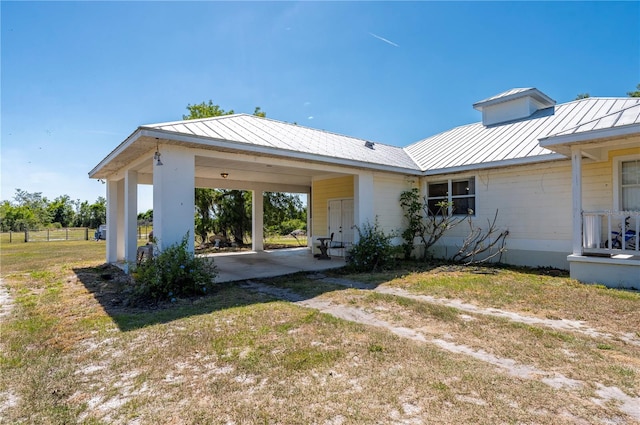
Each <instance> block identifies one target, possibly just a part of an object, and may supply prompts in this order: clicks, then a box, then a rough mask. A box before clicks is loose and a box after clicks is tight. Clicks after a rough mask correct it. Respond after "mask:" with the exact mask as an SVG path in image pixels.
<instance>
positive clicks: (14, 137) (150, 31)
mask: <svg viewBox="0 0 640 425" xmlns="http://www.w3.org/2000/svg"><path fill="white" fill-rule="evenodd" d="M0 13H1V37H2V38H1V61H2V62H1V75H0V78H1V107H2V109H1V133H0V134H1V149H2V150H1V156H2V158H1V167H2V168H1V177H2V183H1V189H0V199H3V200H7V199H12V198H13V195H14V194H15V189H16V188H20V189H23V190H27V191H29V192H42V193H43V195H45V196H47V197H48V198H49V199H53V198H55V197H57V196H59V195H64V194H67V195H69V196H71V198H72V199H80V200H88V201H90V202H94V201H95V200H96V198H97V197H98V196H104V194H105V187H104V186H103V185H102V184H100V183H99V182H96V181H94V180H90V179H89V178H88V177H87V173H88V172H89V171H90V170H91V169H92V168H93V167H94V166H95V165H96V164H97V163H98V162H100V160H102V158H104V157H105V156H106V155H107V154H108V153H109V152H111V150H113V149H114V148H115V147H116V146H117V145H118V144H119V143H120V142H122V141H123V140H124V139H125V138H126V137H127V136H128V135H129V134H131V133H132V132H133V131H134V130H135V129H136V127H137V126H139V125H141V124H149V123H154V122H163V121H173V120H178V119H181V118H182V115H183V114H184V113H186V109H185V108H186V106H187V104H189V103H192V104H193V103H199V102H202V101H208V100H209V99H211V100H212V101H213V102H214V103H215V104H218V105H220V107H222V108H223V109H233V110H235V111H236V112H247V113H252V112H253V110H254V108H255V107H256V106H260V107H261V108H262V109H263V110H264V111H265V112H266V113H267V117H269V118H273V119H277V120H282V121H288V122H297V123H298V124H299V125H306V126H310V127H314V128H319V129H324V130H328V131H332V132H336V133H342V134H347V135H351V136H356V137H361V138H364V139H370V140H373V141H377V142H381V143H388V144H393V145H398V146H406V145H408V144H410V143H413V142H416V141H418V140H420V139H423V138H426V137H428V136H431V135H434V134H436V133H438V132H441V131H444V130H447V129H449V128H451V127H455V126H458V125H463V124H467V123H470V122H475V121H479V120H480V119H481V117H480V113H479V112H477V111H475V110H474V109H473V108H472V106H471V105H472V104H473V103H474V102H476V101H479V100H481V99H484V98H487V97H490V96H492V95H494V94H497V93H500V92H502V91H505V90H508V89H511V88H514V87H537V88H538V89H540V90H541V91H543V92H544V93H546V94H547V95H549V96H550V97H552V98H553V99H555V100H556V101H557V102H558V103H563V102H568V101H571V100H573V99H574V98H575V97H576V95H577V94H578V93H585V92H588V93H589V94H590V95H591V96H603V97H609V96H626V93H627V92H628V91H631V90H633V89H635V87H636V85H637V84H638V83H640V3H639V2H566V3H563V2H402V3H401V2H371V3H370V2H301V3H296V2H257V3H254V2H7V1H2V2H0ZM147 208H151V198H150V191H149V190H148V188H147V189H143V190H141V195H140V200H139V209H140V210H146V209H147Z"/></svg>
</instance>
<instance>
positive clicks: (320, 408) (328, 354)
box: [0, 242, 640, 424]
mask: <svg viewBox="0 0 640 425" xmlns="http://www.w3.org/2000/svg"><path fill="white" fill-rule="evenodd" d="M1 248H2V254H1V261H2V278H3V280H4V285H5V286H6V287H7V288H8V291H9V293H10V295H11V299H12V300H13V307H12V309H11V310H10V311H9V312H8V313H7V314H6V315H5V316H3V317H0V321H1V322H0V323H1V328H0V333H1V336H2V338H1V339H0V423H2V424H4V423H6V424H9V423H33V424H45V423H46V424H66V423H84V424H111V423H138V424H154V423H172V424H208V423H210V424H214V423H237V424H240V423H329V424H339V423H345V424H346V423H485V424H493V423H540V424H563V423H564V424H571V423H602V422H609V423H624V422H626V423H633V421H634V419H633V417H630V416H629V415H628V414H627V413H625V411H624V410H623V407H621V406H622V404H621V403H622V402H620V401H616V400H614V401H609V402H603V403H601V404H598V403H594V401H593V398H594V397H596V392H597V390H598V389H599V388H600V387H599V385H604V386H606V387H615V388H618V389H620V391H621V392H622V393H624V394H626V395H627V396H628V397H631V398H633V397H638V394H640V361H639V360H638V359H640V346H639V345H634V344H630V343H628V342H625V340H624V339H623V338H619V337H618V336H620V335H623V334H628V333H631V334H633V333H634V332H637V329H639V328H640V317H638V314H637V312H638V311H640V296H639V295H638V294H637V293H631V292H622V291H612V290H605V289H602V288H599V287H594V286H584V285H579V284H577V283H576V282H573V281H571V280H570V279H568V278H566V277H553V276H548V275H545V274H541V273H537V272H533V271H531V270H513V269H490V270H475V269H464V268H459V267H450V266H446V267H435V268H433V267H432V268H425V269H423V270H417V269H416V268H415V266H414V265H411V266H410V267H407V268H406V269H399V270H394V271H391V272H387V273H381V274H367V275H345V274H344V273H341V272H338V273H337V274H336V275H337V276H339V277H341V278H349V279H360V280H362V281H364V282H367V283H375V284H377V285H378V288H395V289H402V290H405V291H407V293H408V294H413V295H426V296H432V297H435V298H438V299H444V300H452V299H460V300H464V301H465V302H468V303H473V304H475V305H477V306H480V307H486V308H490V307H493V308H501V309H504V310H509V311H512V312H518V313H520V314H523V315H530V316H532V317H539V318H555V319H567V318H568V319H575V318H576V317H581V318H582V319H581V320H584V321H585V323H586V324H588V325H589V326H591V327H593V328H596V329H598V330H599V331H602V332H607V333H609V334H610V335H611V336H610V337H605V336H601V335H590V334H586V333H582V332H577V331H576V332H574V331H569V330H560V329H554V328H550V327H545V326H541V325H536V324H528V323H521V322H518V321H513V320H508V319H506V318H504V317H496V316H492V315H482V314H473V313H469V312H463V311H460V310H458V309H456V308H453V307H450V306H446V305H442V304H438V303H430V302H426V301H424V300H421V299H416V298H410V297H403V296H398V295H390V294H388V293H379V292H376V291H373V290H368V291H365V290H357V289H346V288H344V287H341V286H339V285H335V284H330V283H328V282H323V281H322V280H313V279H311V278H308V277H306V276H305V275H294V276H289V277H282V278H277V279H272V280H268V281H265V283H266V284H267V285H273V286H278V287H282V288H287V289H289V290H291V291H294V292H296V293H300V294H302V295H304V296H305V297H307V298H311V297H315V298H314V299H317V300H320V301H322V302H324V303H326V304H327V305H332V306H347V307H350V308H354V309H358V311H363V312H366V313H367V314H370V315H373V316H375V317H376V318H377V320H379V321H384V322H385V323H388V324H389V325H390V326H392V327H395V328H398V329H400V328H406V329H413V330H415V331H416V332H419V333H420V334H421V335H423V336H424V337H425V340H426V341H427V342H417V341H414V340H412V339H410V338H404V337H401V336H399V335H398V334H397V333H394V332H392V331H390V330H389V329H386V328H384V327H381V326H373V325H371V324H366V323H362V322H358V321H357V320H355V321H354V320H344V319H339V318H337V317H335V316H334V315H330V314H327V313H325V312H322V311H318V310H317V309H312V308H307V307H304V306H303V305H299V304H293V303H289V302H284V301H281V300H277V299H274V298H273V297H271V296H269V295H265V294H261V293H256V292H249V291H247V290H244V289H242V288H241V287H240V286H239V285H232V284H227V285H220V287H219V288H218V289H217V291H216V293H215V294H212V295H211V296H207V297H201V298H194V299H180V300H178V301H177V302H176V303H173V304H166V305H157V306H148V307H146V308H143V307H137V308H133V307H127V306H126V305H123V304H122V303H120V302H117V297H118V293H117V292H112V291H114V290H115V289H118V288H122V287H123V285H124V287H126V281H124V280H123V281H119V280H118V278H117V277H113V276H109V277H108V278H107V277H105V275H107V274H109V275H110V274H112V272H109V273H106V272H105V269H104V268H103V267H102V266H101V264H102V262H103V261H104V242H101V243H99V242H49V243H40V244H36V243H33V244H31V243H28V244H24V243H23V244H15V246H7V245H4V244H3V245H2V247H1ZM119 285H120V286H119ZM114 288H115V289H114ZM3 311H5V310H1V311H0V312H3ZM600 315H607V316H606V317H600ZM636 339H638V337H636ZM433 341H445V342H448V343H450V344H454V345H455V346H456V347H463V346H464V347H467V348H468V353H465V352H462V351H460V352H451V351H447V350H445V349H443V348H442V346H439V345H438V344H436V343H435V342H433ZM469 353H471V355H470V354H469ZM489 355H491V356H494V357H495V358H500V359H507V360H510V361H511V362H512V363H509V362H507V361H506V360H505V362H506V363H507V364H515V365H524V366H526V367H529V368H531V370H535V371H545V373H548V374H549V375H548V376H560V375H561V376H564V377H566V378H567V379H573V380H577V381H580V382H581V383H582V386H581V387H580V388H578V389H567V388H560V389H558V388H554V387H552V386H550V385H547V384H545V383H544V382H542V380H541V379H540V377H538V376H536V373H539V372H535V373H533V376H532V377H530V378H515V377H514V376H513V375H511V374H509V373H507V372H506V371H505V368H503V367H497V366H496V365H495V364H492V363H490V362H489V361H486V360H483V359H482V356H485V357H488V356H489ZM553 374H556V375H553ZM636 422H637V420H636Z"/></svg>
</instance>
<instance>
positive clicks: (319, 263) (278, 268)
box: [205, 248, 345, 283]
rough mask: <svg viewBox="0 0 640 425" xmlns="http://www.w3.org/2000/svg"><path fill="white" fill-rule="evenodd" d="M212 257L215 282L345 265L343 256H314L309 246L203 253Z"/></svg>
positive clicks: (312, 270) (320, 269)
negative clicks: (328, 257) (215, 271)
mask: <svg viewBox="0 0 640 425" xmlns="http://www.w3.org/2000/svg"><path fill="white" fill-rule="evenodd" d="M205 256H207V257H213V258H214V262H215V264H216V266H217V267H218V276H217V277H216V282H218V283H221V282H234V281H238V280H247V279H259V278H267V277H275V276H283V275H287V274H292V273H297V272H317V271H322V270H328V269H335V268H339V267H342V266H344V265H345V261H344V258H343V257H338V256H332V257H331V259H330V260H318V259H317V258H315V257H314V256H313V255H312V254H311V250H310V249H309V248H290V249H277V250H270V251H245V252H232V253H221V254H205Z"/></svg>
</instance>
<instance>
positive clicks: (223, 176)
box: [220, 173, 229, 179]
mask: <svg viewBox="0 0 640 425" xmlns="http://www.w3.org/2000/svg"><path fill="white" fill-rule="evenodd" d="M220 175H221V176H222V178H223V179H226V178H227V177H229V173H220Z"/></svg>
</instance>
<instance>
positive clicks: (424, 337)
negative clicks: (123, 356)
mask: <svg viewBox="0 0 640 425" xmlns="http://www.w3.org/2000/svg"><path fill="white" fill-rule="evenodd" d="M317 278H318V279H319V280H324V281H326V282H328V283H333V284H339V285H343V286H346V287H350V288H356V289H368V290H373V291H377V292H380V293H385V294H391V295H395V296H402V297H408V298H413V299H418V300H420V301H422V302H428V303H434V304H439V305H445V306H449V307H454V308H456V309H459V310H461V311H464V312H470V313H475V314H482V315H489V316H494V317H500V318H503V319H507V320H511V321H514V322H520V323H525V324H531V325H539V326H546V327H549V328H553V329H559V330H569V331H573V332H578V333H583V334H585V335H587V336H591V337H594V336H597V337H601V338H614V337H617V338H620V339H623V340H624V341H626V342H628V343H630V344H634V345H640V340H639V339H638V338H637V336H634V335H626V334H625V335H612V334H610V333H607V332H604V331H600V330H597V329H593V328H591V327H589V326H587V325H586V324H585V323H583V322H580V321H570V320H564V319H558V320H555V319H541V318H537V317H533V316H525V315H522V314H519V313H515V312H509V311H505V310H499V309H494V308H489V309H487V308H481V307H478V306H475V305H473V304H467V303H462V302H461V301H459V300H448V299H437V298H434V297H429V296H422V295H414V294H411V293H409V292H407V291H404V290H402V289H399V288H386V287H381V288H374V287H372V286H368V285H366V284H362V283H360V282H355V281H350V280H347V279H338V278H325V277H323V276H322V275H318V276H317ZM243 286H244V287H245V288H246V289H247V290H250V291H256V292H261V293H265V294H268V295H271V296H274V297H277V298H279V299H283V300H286V301H290V302H293V303H296V304H298V305H301V306H304V307H309V308H314V309H317V310H319V311H321V312H323V313H327V314H331V315H333V316H335V317H337V318H340V319H343V320H348V321H351V322H356V323H360V324H364V325H369V326H375V327H379V328H384V329H386V330H388V331H390V332H392V333H394V334H395V335H398V336H400V337H402V338H407V339H410V340H413V341H416V342H417V343H422V344H434V345H436V346H438V347H439V348H440V349H443V350H446V351H449V352H451V353H457V354H463V355H467V356H469V357H472V358H474V359H476V360H480V361H483V362H486V363H489V364H491V365H493V366H495V367H496V368H497V369H499V370H501V371H502V372H504V373H507V374H509V375H511V376H513V377H515V378H520V379H528V380H537V381H539V382H542V383H544V384H546V385H549V386H550V387H553V388H555V389H562V390H565V391H568V392H574V393H576V394H578V392H579V391H580V390H581V389H583V388H584V386H585V384H586V383H585V382H582V381H579V380H575V379H571V378H568V377H566V376H564V375H563V374H561V373H557V372H550V371H545V370H541V369H539V368H537V367H534V366H532V365H527V364H522V363H518V362H516V361H515V360H513V359H509V358H504V357H498V356H495V355H493V354H491V353H489V352H487V351H484V350H475V349H473V348H471V347H468V346H465V345H464V344H460V343H458V342H456V341H452V340H445V339H442V338H438V337H435V336H433V335H428V334H425V332H424V330H417V329H412V328H407V327H398V326H395V325H393V324H391V323H389V322H386V321H384V320H381V319H380V318H378V317H376V314H375V313H371V312H367V311H365V310H363V309H361V308H358V307H353V306H347V305H341V304H335V303H332V302H329V301H326V300H322V299H319V298H311V299H304V298H303V297H301V296H300V295H298V294H295V293H293V292H291V291H288V290H286V289H281V288H274V287H272V286H267V285H263V284H261V283H258V282H253V281H248V282H246V283H245V284H244V285H243ZM593 384H595V386H596V387H597V388H598V391H597V392H596V394H597V397H594V398H592V400H591V401H592V402H593V403H595V404H598V405H604V404H605V403H607V402H608V401H615V402H617V403H618V406H619V407H618V409H619V410H620V411H621V412H623V413H625V414H627V415H629V416H630V417H632V418H634V419H636V420H638V421H640V397H630V396H628V395H627V394H625V393H624V392H623V391H622V390H620V389H619V388H617V387H608V386H606V385H603V384H601V383H599V382H594V383H593Z"/></svg>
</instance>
